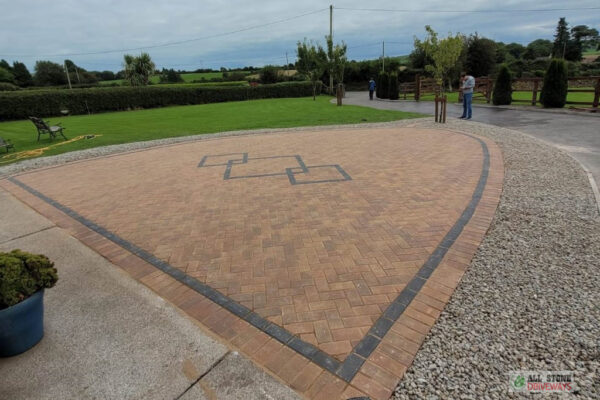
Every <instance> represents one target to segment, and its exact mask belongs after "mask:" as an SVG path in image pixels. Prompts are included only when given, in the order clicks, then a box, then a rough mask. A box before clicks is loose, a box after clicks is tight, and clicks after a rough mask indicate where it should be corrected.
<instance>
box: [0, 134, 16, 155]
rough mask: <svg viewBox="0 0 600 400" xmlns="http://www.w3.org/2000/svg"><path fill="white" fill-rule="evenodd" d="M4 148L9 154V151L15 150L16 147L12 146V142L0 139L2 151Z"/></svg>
mask: <svg viewBox="0 0 600 400" xmlns="http://www.w3.org/2000/svg"><path fill="white" fill-rule="evenodd" d="M3 147H4V148H5V149H6V152H7V153H8V150H9V149H13V150H14V148H15V145H14V144H12V143H11V142H10V140H4V139H2V138H1V137H0V149H1V148H3Z"/></svg>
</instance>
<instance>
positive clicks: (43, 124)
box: [29, 117, 67, 142]
mask: <svg viewBox="0 0 600 400" xmlns="http://www.w3.org/2000/svg"><path fill="white" fill-rule="evenodd" d="M29 119H30V120H31V122H33V124H34V125H35V127H36V128H37V131H38V138H37V140H38V142H39V141H40V136H41V135H45V134H48V135H49V136H50V140H53V139H54V138H56V135H57V134H59V135H60V136H62V137H63V138H64V139H65V140H67V137H66V136H65V134H64V133H63V129H65V128H63V127H62V126H60V123H59V124H57V125H54V126H51V125H50V124H49V123H48V122H47V121H44V120H43V119H41V118H37V117H29Z"/></svg>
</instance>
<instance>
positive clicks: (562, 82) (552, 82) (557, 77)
mask: <svg viewBox="0 0 600 400" xmlns="http://www.w3.org/2000/svg"><path fill="white" fill-rule="evenodd" d="M567 90H568V80H567V65H566V63H565V61H564V60H561V59H553V60H552V61H551V62H550V66H549V67H548V70H547V71H546V75H545V76H544V86H543V87H542V93H541V95H540V101H541V103H542V104H543V105H544V107H545V108H562V107H564V106H565V104H566V101H567Z"/></svg>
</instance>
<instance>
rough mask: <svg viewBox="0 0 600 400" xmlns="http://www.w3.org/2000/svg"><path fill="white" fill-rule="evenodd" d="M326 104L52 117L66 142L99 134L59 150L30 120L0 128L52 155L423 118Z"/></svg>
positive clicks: (263, 103)
mask: <svg viewBox="0 0 600 400" xmlns="http://www.w3.org/2000/svg"><path fill="white" fill-rule="evenodd" d="M330 99H331V97H329V96H320V97H318V98H317V100H316V101H313V100H312V98H293V99H267V100H254V101H241V102H229V103H217V104H204V105H193V106H176V107H165V108H155V109H150V110H141V111H123V112H112V113H105V114H95V115H78V116H70V117H64V118H58V117H55V118H50V119H49V120H50V122H51V124H56V123H58V122H61V123H62V125H63V126H64V127H65V128H66V130H65V134H66V136H67V137H68V138H69V139H72V138H75V137H77V136H80V135H102V136H97V137H95V138H93V139H81V140H77V141H74V142H71V143H67V144H64V145H57V144H58V143H63V140H62V139H57V140H55V141H54V142H51V141H50V139H49V138H47V137H45V138H43V139H41V140H40V142H39V143H38V142H36V138H37V133H36V130H35V127H34V126H33V124H32V123H31V122H30V121H28V120H26V121H10V122H3V123H0V137H2V138H4V139H10V140H11V141H12V142H13V144H14V145H15V152H17V153H18V152H21V151H26V150H35V149H39V148H43V147H46V146H52V145H54V146H53V147H50V148H49V149H48V150H47V151H45V152H44V155H54V154H60V153H65V152H68V151H73V150H80V149H87V148H91V147H97V146H106V145H110V144H120V143H129V142H138V141H143V140H152V139H160V138H167V137H175V136H185V135H194V134H202V133H214V132H222V131H231V130H242V129H259V128H287V127H296V126H315V125H333V124H356V123H363V122H384V121H393V120H400V119H405V118H417V117H421V116H422V115H420V114H415V113H405V112H399V111H389V110H376V109H373V108H369V107H358V106H350V105H345V106H343V107H337V106H336V105H335V104H332V103H330ZM9 154H14V153H12V152H11V153H9ZM12 157H14V156H11V157H10V158H6V156H5V155H4V154H1V153H0V165H6V164H8V163H10V162H14V161H13V158H12ZM32 157H33V155H32ZM30 158H31V157H30Z"/></svg>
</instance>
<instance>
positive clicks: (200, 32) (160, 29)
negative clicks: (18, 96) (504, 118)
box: [0, 0, 600, 71]
mask: <svg viewBox="0 0 600 400" xmlns="http://www.w3.org/2000/svg"><path fill="white" fill-rule="evenodd" d="M449 3H450V2H448V1H439V0H429V1H421V2H419V3H418V4H405V3H398V2H392V1H382V0H372V1H370V2H364V1H358V0H346V1H339V2H335V3H334V7H335V8H334V17H333V20H334V38H335V40H344V41H345V42H346V43H347V44H348V47H349V57H350V58H353V59H364V58H374V57H378V56H379V55H380V53H381V44H380V43H381V42H382V41H386V42H387V44H386V54H390V55H400V54H407V53H409V52H410V51H411V49H412V41H413V36H414V35H417V36H422V35H423V33H424V25H426V24H429V25H432V26H433V27H434V29H435V30H436V31H438V32H440V33H441V34H445V33H447V32H449V31H452V32H462V33H465V34H469V33H473V32H478V33H479V34H480V35H482V36H486V37H490V38H492V39H495V40H502V41H518V42H524V43H526V42H528V41H531V40H533V39H536V38H539V37H543V38H548V39H551V38H552V34H553V31H554V26H555V25H556V21H557V20H558V18H559V17H561V16H566V17H567V21H569V22H570V23H571V24H573V25H576V24H587V25H590V26H594V27H596V28H599V26H598V21H599V20H600V18H598V16H600V10H594V11H561V12H547V13H477V14H463V13H443V12H439V11H440V10H441V11H444V10H457V11H461V10H482V9H488V10H489V9H495V10H497V9H539V8H567V7H568V8H575V7H597V6H598V3H597V0H592V1H569V2H564V1H559V0H548V1H545V2H544V3H540V2H538V1H533V0H526V1H516V0H506V1H503V2H502V3H498V2H495V1H491V0H471V1H463V2H460V3H458V4H457V3H453V4H449ZM342 8H383V9H398V8H409V9H412V10H417V9H418V10H428V11H434V12H418V11H415V12H409V13H395V12H370V11H356V10H344V9H342ZM327 9H328V4H327V3H323V2H322V1H316V0H304V1H303V2H290V1H287V2H285V1H281V0H263V1H261V2H250V1H244V0H230V1H212V2H198V1H192V0H174V1H169V2H167V1H154V2H152V1H148V0H145V1H141V0H128V1H116V0H102V1H100V0H77V1H76V0H61V1H58V2H49V1H47V0H21V1H18V2H5V4H3V6H2V10H3V13H2V15H0V57H1V58H5V59H7V60H9V61H13V60H20V61H23V62H25V63H26V64H27V66H28V67H29V68H32V67H33V65H34V63H35V60H38V59H50V60H53V61H57V62H61V61H62V60H64V59H65V58H69V59H71V60H73V61H74V62H75V63H76V64H79V65H81V66H83V67H84V68H87V69H90V70H102V69H110V70H113V71H116V70H118V69H120V68H121V63H122V59H123V54H124V52H115V53H106V54H99V55H79V56H75V55H73V56H66V55H64V54H70V53H88V52H101V51H107V50H117V49H126V48H136V47H144V46H152V45H159V44H163V43H168V42H176V41H184V40H189V39H195V38H204V39H202V40H195V41H190V42H188V43H184V44H180V45H174V46H167V47H156V48H151V49H147V50H144V51H148V52H149V53H150V55H151V56H152V58H153V59H154V60H155V62H156V64H157V65H158V66H159V67H173V68H178V69H195V68H201V67H202V68H218V67H220V66H227V67H234V66H243V65H254V66H260V65H264V64H269V63H279V64H282V63H284V62H285V55H286V52H287V53H288V59H289V60H290V61H292V60H293V57H294V55H295V47H296V42H297V41H298V40H302V39H303V38H304V37H306V38H309V39H315V40H320V41H321V42H323V38H324V36H325V35H326V34H328V33H329V11H328V10H327ZM316 10H322V11H320V12H318V13H316V14H312V15H307V16H304V17H301V18H296V19H292V20H289V21H286V22H283V23H279V24H272V25H267V24H269V23H270V22H273V21H277V20H281V19H285V18H289V17H293V16H297V15H300V14H303V13H307V12H311V11H316ZM254 26H259V27H257V28H256V29H251V30H247V31H244V32H239V33H235V34H231V35H222V36H218V37H213V38H208V37H209V36H214V35H218V34H223V33H227V32H232V31H236V30H240V29H243V28H246V27H254ZM130 52H131V53H136V52H139V51H130ZM50 55H53V56H50Z"/></svg>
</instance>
